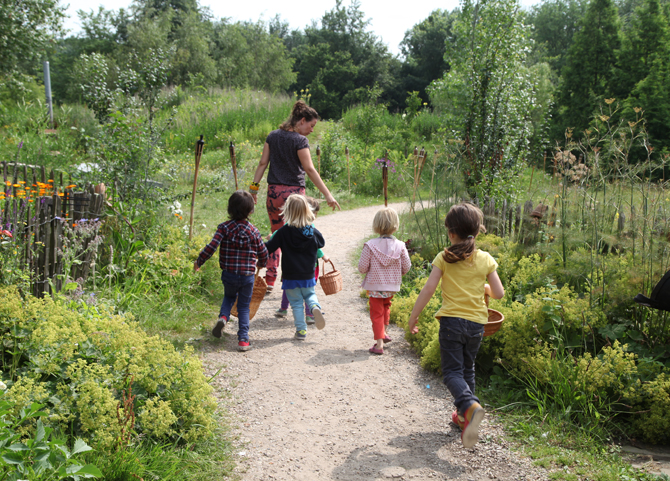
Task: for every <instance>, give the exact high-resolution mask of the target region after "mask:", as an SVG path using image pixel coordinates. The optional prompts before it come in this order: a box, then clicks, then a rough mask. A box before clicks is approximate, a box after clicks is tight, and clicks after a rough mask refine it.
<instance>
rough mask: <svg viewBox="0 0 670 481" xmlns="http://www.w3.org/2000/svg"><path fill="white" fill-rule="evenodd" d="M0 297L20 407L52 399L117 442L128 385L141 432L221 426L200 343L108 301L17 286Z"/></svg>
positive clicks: (96, 439)
mask: <svg viewBox="0 0 670 481" xmlns="http://www.w3.org/2000/svg"><path fill="white" fill-rule="evenodd" d="M0 297H2V298H3V299H4V300H5V301H4V302H3V304H2V306H0V330H1V333H2V341H3V357H2V363H3V364H2V371H3V372H4V373H5V374H6V375H9V376H10V378H11V381H13V382H8V383H7V384H8V385H10V388H9V390H8V391H7V393H6V397H7V399H8V400H10V401H12V402H14V403H15V404H16V409H17V410H18V409H22V408H23V407H25V406H29V405H30V404H31V403H33V402H39V403H44V404H45V407H44V409H43V410H44V411H45V412H47V413H48V417H47V419H48V422H49V423H50V424H51V425H53V426H54V427H58V428H61V429H62V430H63V431H64V432H74V433H77V434H79V435H81V436H84V437H86V438H88V439H89V440H90V442H91V444H92V445H94V446H95V447H97V448H99V449H103V450H109V449H111V448H112V447H113V446H115V445H116V444H118V443H120V442H121V433H122V428H121V425H120V423H119V421H118V420H117V407H118V406H119V405H121V406H122V398H123V391H124V390H125V391H126V393H129V392H131V391H132V394H133V395H135V396H136V397H135V400H134V404H133V405H132V409H133V411H134V412H135V413H136V414H137V418H136V423H135V425H134V426H131V429H132V430H133V432H136V433H137V434H145V435H148V436H154V437H156V438H172V439H177V438H182V439H185V440H187V441H192V440H195V439H198V438H202V437H203V436H207V435H209V434H210V433H211V432H212V429H213V427H214V420H213V417H212V414H213V412H214V409H215V407H216V402H215V400H214V398H213V397H212V396H211V392H212V388H211V387H210V386H209V384H208V383H207V381H206V379H205V377H204V374H203V371H202V365H201V362H200V360H199V359H198V358H197V357H196V356H195V355H194V354H193V350H192V349H191V348H189V347H187V348H186V349H185V351H184V352H179V351H177V350H176V349H175V348H174V347H173V346H172V344H170V343H169V342H167V341H164V340H162V339H160V338H159V337H158V336H153V337H149V336H148V335H147V334H146V333H145V332H144V331H143V330H142V329H141V328H140V327H139V326H138V325H137V323H135V322H134V321H133V320H132V316H130V315H118V314H114V313H112V311H111V310H110V309H108V308H105V307H99V308H96V307H90V306H86V305H85V304H83V303H78V304H75V303H65V302H64V301H53V300H51V299H48V298H47V299H36V298H32V297H28V298H27V299H25V300H22V299H21V298H20V297H19V295H18V293H17V292H16V290H15V289H13V288H0ZM122 411H123V408H122Z"/></svg>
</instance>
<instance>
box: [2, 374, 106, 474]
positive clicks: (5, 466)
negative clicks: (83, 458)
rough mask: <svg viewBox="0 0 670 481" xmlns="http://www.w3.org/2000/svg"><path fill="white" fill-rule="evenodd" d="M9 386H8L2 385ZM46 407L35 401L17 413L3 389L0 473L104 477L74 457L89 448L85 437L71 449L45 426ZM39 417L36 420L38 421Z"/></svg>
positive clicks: (78, 440) (92, 467)
mask: <svg viewBox="0 0 670 481" xmlns="http://www.w3.org/2000/svg"><path fill="white" fill-rule="evenodd" d="M2 389H3V390H4V389H6V386H5V387H3V388H2ZM42 407H43V406H41V405H39V404H36V403H33V404H31V405H28V406H26V407H25V408H22V409H20V410H19V411H18V413H17V412H16V409H15V406H14V403H13V402H11V401H7V400H6V399H5V396H4V392H0V475H2V477H3V479H6V480H8V481H20V480H21V479H24V478H28V479H31V480H32V479H34V480H47V479H56V480H61V479H63V480H64V479H73V480H74V481H80V480H81V479H87V478H99V477H102V473H101V472H100V470H99V469H98V468H97V467H95V466H94V465H92V464H87V465H82V464H80V463H79V462H78V461H77V460H76V459H75V457H77V455H78V454H80V453H84V452H86V451H90V450H91V447H90V446H89V445H88V444H86V443H85V442H84V441H83V440H82V439H77V440H75V442H74V447H73V448H72V450H71V451H70V449H68V447H67V445H66V443H65V442H64V441H63V440H62V439H59V438H57V437H56V435H55V433H54V431H53V429H52V428H50V427H48V426H45V425H44V423H43V422H42V417H44V416H46V413H44V412H42V411H40V409H41V408H42ZM35 420H36V422H35ZM28 423H35V425H36V428H35V432H34V434H32V435H30V436H26V435H25V434H22V433H21V430H22V426H23V425H25V424H28Z"/></svg>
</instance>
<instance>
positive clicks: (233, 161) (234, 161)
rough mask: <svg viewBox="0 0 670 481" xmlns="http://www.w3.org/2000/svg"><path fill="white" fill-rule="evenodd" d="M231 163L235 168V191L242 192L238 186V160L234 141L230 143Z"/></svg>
mask: <svg viewBox="0 0 670 481" xmlns="http://www.w3.org/2000/svg"><path fill="white" fill-rule="evenodd" d="M229 150H230V163H231V164H232V166H233V177H235V190H240V188H239V187H238V186H237V158H236V157H235V146H234V145H233V141H232V140H231V141H230V149H229Z"/></svg>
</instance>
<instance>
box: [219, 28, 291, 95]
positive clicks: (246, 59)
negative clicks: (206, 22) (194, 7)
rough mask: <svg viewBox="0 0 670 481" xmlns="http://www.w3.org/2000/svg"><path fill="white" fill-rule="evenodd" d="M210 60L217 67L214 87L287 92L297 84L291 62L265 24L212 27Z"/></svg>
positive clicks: (284, 48)
mask: <svg viewBox="0 0 670 481" xmlns="http://www.w3.org/2000/svg"><path fill="white" fill-rule="evenodd" d="M213 44H214V46H213V47H212V56H213V59H214V61H215V62H216V64H217V70H218V78H217V85H219V86H222V87H233V88H244V87H248V88H251V89H254V90H264V91H266V92H270V93H276V92H280V91H286V90H288V88H289V86H290V85H292V84H293V83H294V82H295V80H296V73H295V72H293V70H292V67H293V63H294V60H293V59H292V58H290V57H289V56H288V52H287V50H286V47H285V46H284V44H283V43H282V41H281V40H280V39H279V38H278V37H277V36H275V35H272V34H271V33H269V32H268V27H267V25H266V24H265V23H263V22H261V21H258V22H257V23H251V22H243V23H242V22H237V23H232V24H231V23H228V22H227V21H225V20H221V21H220V22H218V23H217V24H215V25H214V31H213Z"/></svg>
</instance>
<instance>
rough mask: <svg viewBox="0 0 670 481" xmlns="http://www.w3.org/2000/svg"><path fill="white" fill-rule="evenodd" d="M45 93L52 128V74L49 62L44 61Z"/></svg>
mask: <svg viewBox="0 0 670 481" xmlns="http://www.w3.org/2000/svg"><path fill="white" fill-rule="evenodd" d="M44 93H45V94H46V98H47V107H48V109H49V122H50V125H51V128H52V129H53V128H54V108H53V101H52V99H51V74H50V73H49V62H47V61H46V60H45V61H44Z"/></svg>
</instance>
